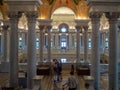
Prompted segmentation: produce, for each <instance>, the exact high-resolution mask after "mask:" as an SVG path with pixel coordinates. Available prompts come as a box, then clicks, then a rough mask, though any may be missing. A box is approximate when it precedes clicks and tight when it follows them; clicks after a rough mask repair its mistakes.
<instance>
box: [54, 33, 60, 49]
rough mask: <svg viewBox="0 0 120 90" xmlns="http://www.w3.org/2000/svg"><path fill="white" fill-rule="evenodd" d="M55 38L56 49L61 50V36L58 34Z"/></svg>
mask: <svg viewBox="0 0 120 90" xmlns="http://www.w3.org/2000/svg"><path fill="white" fill-rule="evenodd" d="M55 37H56V39H55V47H56V49H59V34H58V33H56V35H55Z"/></svg>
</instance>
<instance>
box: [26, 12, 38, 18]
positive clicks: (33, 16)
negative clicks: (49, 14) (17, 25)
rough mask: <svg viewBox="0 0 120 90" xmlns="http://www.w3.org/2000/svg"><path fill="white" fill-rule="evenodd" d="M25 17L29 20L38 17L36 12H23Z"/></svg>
mask: <svg viewBox="0 0 120 90" xmlns="http://www.w3.org/2000/svg"><path fill="white" fill-rule="evenodd" d="M25 14H26V17H27V18H29V19H36V18H37V17H38V12H37V11H28V12H25Z"/></svg>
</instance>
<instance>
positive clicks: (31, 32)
mask: <svg viewBox="0 0 120 90" xmlns="http://www.w3.org/2000/svg"><path fill="white" fill-rule="evenodd" d="M26 16H27V20H28V51H27V56H28V57H27V59H28V60H27V63H28V65H27V88H28V89H29V90H32V88H33V80H32V79H33V77H35V75H36V30H35V25H36V18H37V17H38V12H36V11H30V12H26Z"/></svg>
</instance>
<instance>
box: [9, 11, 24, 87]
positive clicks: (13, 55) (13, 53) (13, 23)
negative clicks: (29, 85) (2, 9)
mask: <svg viewBox="0 0 120 90" xmlns="http://www.w3.org/2000/svg"><path fill="white" fill-rule="evenodd" d="M8 16H9V18H10V19H9V20H10V28H11V30H10V86H12V87H17V86H18V21H19V18H20V17H21V16H22V14H21V13H19V12H9V13H8Z"/></svg>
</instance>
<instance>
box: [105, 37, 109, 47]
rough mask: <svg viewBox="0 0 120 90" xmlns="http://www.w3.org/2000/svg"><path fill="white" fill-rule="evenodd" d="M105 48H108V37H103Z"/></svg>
mask: <svg viewBox="0 0 120 90" xmlns="http://www.w3.org/2000/svg"><path fill="white" fill-rule="evenodd" d="M105 48H106V49H108V38H107V37H106V39H105Z"/></svg>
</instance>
